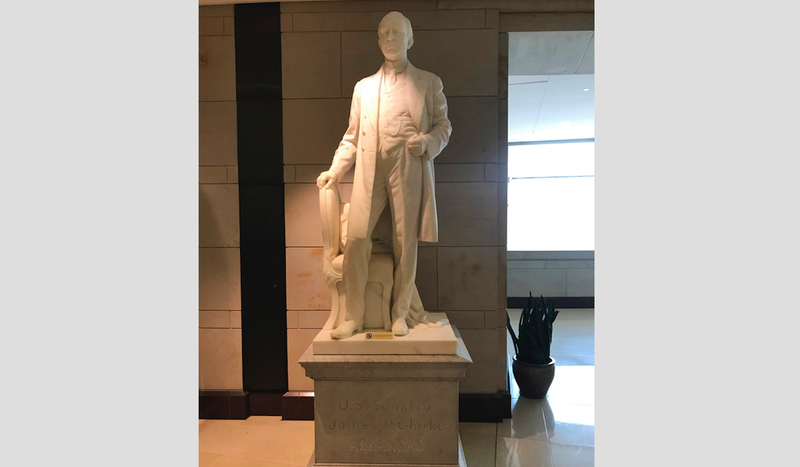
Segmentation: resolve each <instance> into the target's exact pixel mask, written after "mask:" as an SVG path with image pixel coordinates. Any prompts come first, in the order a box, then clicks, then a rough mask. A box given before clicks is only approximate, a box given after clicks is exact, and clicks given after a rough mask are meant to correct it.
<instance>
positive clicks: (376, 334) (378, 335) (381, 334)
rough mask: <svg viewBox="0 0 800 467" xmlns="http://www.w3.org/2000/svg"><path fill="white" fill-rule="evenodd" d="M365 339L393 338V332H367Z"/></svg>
mask: <svg viewBox="0 0 800 467" xmlns="http://www.w3.org/2000/svg"><path fill="white" fill-rule="evenodd" d="M366 337H367V340H370V339H394V334H392V333H391V332H368V333H367V336H366Z"/></svg>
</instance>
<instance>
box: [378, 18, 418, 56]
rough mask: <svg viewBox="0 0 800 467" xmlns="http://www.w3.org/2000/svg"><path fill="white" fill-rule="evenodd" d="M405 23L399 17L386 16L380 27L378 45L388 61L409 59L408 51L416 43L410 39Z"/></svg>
mask: <svg viewBox="0 0 800 467" xmlns="http://www.w3.org/2000/svg"><path fill="white" fill-rule="evenodd" d="M408 33H409V31H407V30H406V26H405V22H404V21H403V20H402V18H401V17H400V16H399V15H392V14H391V13H390V14H388V15H386V17H384V18H383V20H382V21H381V24H380V26H378V45H379V46H380V48H381V52H383V56H384V57H386V60H389V61H396V60H399V59H401V58H402V59H407V58H408V49H409V48H410V47H411V45H412V44H413V43H414V39H413V38H411V37H409V34H408Z"/></svg>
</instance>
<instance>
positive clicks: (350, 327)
mask: <svg viewBox="0 0 800 467" xmlns="http://www.w3.org/2000/svg"><path fill="white" fill-rule="evenodd" d="M362 330H363V328H362V327H360V326H358V325H357V324H356V322H355V321H345V322H344V323H342V324H341V326H339V327H338V328H336V329H334V330H333V331H331V339H347V338H348V337H350V336H352V335H353V333H355V332H361V331H362Z"/></svg>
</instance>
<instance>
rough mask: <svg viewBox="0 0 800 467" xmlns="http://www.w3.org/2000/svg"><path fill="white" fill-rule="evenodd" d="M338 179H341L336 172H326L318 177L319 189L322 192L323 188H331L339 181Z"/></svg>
mask: <svg viewBox="0 0 800 467" xmlns="http://www.w3.org/2000/svg"><path fill="white" fill-rule="evenodd" d="M338 179H339V177H338V176H337V175H336V172H334V171H332V170H326V171H325V172H322V173H321V174H319V177H317V188H319V189H320V190H321V189H323V188H330V187H331V185H333V184H334V183H336V182H338V181H339V180H338Z"/></svg>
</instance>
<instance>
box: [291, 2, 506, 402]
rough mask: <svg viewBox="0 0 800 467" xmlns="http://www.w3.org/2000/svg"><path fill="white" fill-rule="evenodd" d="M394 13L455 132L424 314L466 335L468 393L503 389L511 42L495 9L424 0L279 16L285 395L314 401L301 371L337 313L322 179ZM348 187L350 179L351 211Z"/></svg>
mask: <svg viewBox="0 0 800 467" xmlns="http://www.w3.org/2000/svg"><path fill="white" fill-rule="evenodd" d="M391 10H398V11H401V12H403V13H404V14H405V15H406V16H408V18H409V19H410V20H411V22H412V25H413V26H414V40H415V45H414V46H413V47H412V48H411V50H410V51H409V59H410V60H411V62H412V63H414V65H415V66H417V67H419V68H421V69H424V70H428V71H431V72H433V73H435V74H437V75H439V76H440V77H441V78H442V81H443V83H444V92H445V94H446V96H447V100H448V104H449V117H450V119H451V121H452V123H453V135H452V137H451V141H450V144H449V145H448V147H447V148H446V149H445V150H444V152H443V153H442V154H441V155H440V156H439V157H438V158H437V159H436V161H435V164H436V165H435V170H436V180H437V186H436V194H437V207H438V212H439V228H440V241H439V242H438V243H436V244H422V245H421V246H420V251H419V259H418V272H417V285H418V288H419V291H420V296H421V298H422V300H423V303H424V304H425V307H426V308H427V309H428V310H430V311H444V312H446V313H447V314H448V316H449V317H450V319H451V320H452V321H453V323H455V324H456V325H457V326H458V327H459V329H460V330H461V334H462V336H463V337H464V340H465V342H466V344H467V347H468V348H469V350H470V353H471V354H472V356H473V359H474V360H475V363H474V364H473V365H472V366H471V367H470V369H469V370H468V371H467V375H466V377H465V379H464V380H463V381H462V384H461V391H462V392H466V393H495V392H497V391H498V390H503V389H506V377H505V376H506V374H505V366H504V365H505V300H506V294H505V268H506V264H505V263H506V256H505V222H506V216H505V205H506V201H505V200H506V190H505V182H506V173H507V165H506V164H507V160H506V158H505V154H506V152H505V150H504V147H503V145H504V144H505V143H504V141H505V139H504V138H505V135H504V134H503V135H501V134H500V132H501V131H502V132H505V129H504V128H505V127H504V124H501V122H500V120H501V119H502V118H504V117H505V114H504V113H503V112H507V107H506V106H504V105H502V102H501V99H499V96H500V95H501V94H502V95H503V96H504V93H505V90H504V89H503V90H501V89H500V88H501V87H502V86H505V82H506V81H507V80H505V79H499V77H498V75H499V73H498V69H499V66H500V64H501V63H502V62H501V55H502V50H503V44H507V36H506V42H505V43H503V42H502V40H501V34H500V33H499V30H498V28H499V24H500V22H499V15H498V11H497V10H493V9H489V8H486V7H485V6H484V7H481V8H473V7H467V8H455V9H450V10H445V9H437V2H431V1H420V0H415V1H379V2H325V4H321V3H315V2H298V3H295V2H293V3H284V4H282V5H281V12H282V21H281V23H282V51H283V83H284V88H283V97H284V102H283V109H284V164H285V170H284V174H285V177H284V180H285V182H286V185H285V195H286V247H287V248H286V261H287V267H286V269H287V308H288V311H287V323H288V326H287V327H288V329H287V339H288V349H289V352H288V354H289V358H288V360H289V361H288V362H287V363H288V365H289V389H290V390H297V391H301V390H313V381H311V380H310V379H308V378H306V377H305V375H304V372H303V371H302V368H301V367H300V365H298V364H297V363H296V361H297V358H298V357H299V356H300V355H301V354H302V352H303V351H304V350H305V349H306V348H307V347H308V345H309V344H310V343H311V340H312V339H313V337H314V335H316V332H317V331H318V330H319V329H321V327H322V325H323V324H324V322H325V319H326V318H327V313H328V310H330V293H329V291H328V289H327V287H326V286H325V283H324V281H323V280H322V274H321V267H322V258H321V252H322V250H321V246H322V237H321V234H320V225H319V201H318V198H317V188H316V186H315V185H314V180H315V179H316V176H317V175H318V174H319V172H320V171H322V170H325V169H326V168H327V167H328V166H329V165H330V162H331V158H332V157H333V152H334V150H335V149H336V147H337V145H338V143H339V141H340V139H341V137H342V134H343V133H344V131H345V129H346V127H347V117H348V112H349V108H350V97H351V95H352V91H353V86H354V85H355V83H356V82H357V81H358V80H359V79H361V78H363V77H365V76H368V75H370V74H372V73H374V72H375V71H377V70H378V68H379V67H380V65H381V63H382V61H383V57H382V55H381V53H380V50H379V49H378V46H377V33H376V30H377V26H378V23H379V22H380V19H381V18H382V16H383V15H384V14H385V13H387V12H389V11H391ZM506 48H507V46H506ZM506 55H507V54H506ZM506 63H507V59H506ZM321 77H324V78H325V79H322V78H321ZM504 97H505V96H504ZM351 174H352V172H351ZM351 183H352V175H350V176H349V177H348V178H346V179H345V181H344V183H343V187H344V190H343V192H344V193H343V196H344V197H345V199H346V200H348V199H349V195H350V191H351V187H352V185H351ZM501 317H502V319H500V318H501Z"/></svg>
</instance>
